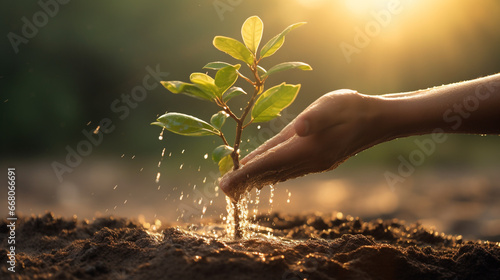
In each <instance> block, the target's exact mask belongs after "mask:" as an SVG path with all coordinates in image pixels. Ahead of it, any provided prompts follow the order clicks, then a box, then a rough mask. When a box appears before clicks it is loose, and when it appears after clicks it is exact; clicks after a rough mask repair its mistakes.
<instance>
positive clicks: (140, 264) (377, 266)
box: [0, 213, 500, 279]
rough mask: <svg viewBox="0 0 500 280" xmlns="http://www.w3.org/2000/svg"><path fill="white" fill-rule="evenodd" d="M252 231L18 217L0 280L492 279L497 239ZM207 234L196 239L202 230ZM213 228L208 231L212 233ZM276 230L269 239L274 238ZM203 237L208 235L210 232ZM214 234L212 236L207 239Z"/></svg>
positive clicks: (378, 230)
mask: <svg viewBox="0 0 500 280" xmlns="http://www.w3.org/2000/svg"><path fill="white" fill-rule="evenodd" d="M257 220H258V221H257V224H258V225H259V226H260V230H258V231H259V232H261V233H260V234H258V235H255V237H253V238H249V239H244V240H230V239H227V238H221V237H219V238H215V237H214V236H213V233H221V232H223V230H222V229H223V228H222V227H221V226H220V225H217V224H215V223H214V221H208V220H205V221H201V222H202V223H203V224H205V226H202V224H198V225H192V226H190V229H186V228H182V227H173V226H163V227H162V228H160V229H159V230H157V231H156V232H155V233H153V234H151V232H148V230H146V229H145V227H144V226H143V225H141V224H139V223H138V222H135V221H131V220H128V219H124V218H112V217H106V218H96V219H95V220H94V221H92V222H89V221H87V220H77V219H67V218H56V217H54V215H53V214H51V213H48V214H46V215H44V216H38V217H34V216H33V217H23V218H20V219H19V220H18V226H17V228H16V257H17V260H16V261H17V263H16V272H15V273H12V272H9V271H7V266H6V265H5V264H6V262H7V250H6V248H7V239H6V238H7V234H8V232H7V230H6V229H7V226H6V223H7V221H6V220H4V221H2V225H0V229H1V232H0V243H1V244H2V246H1V248H2V249H1V254H0V262H1V263H2V266H1V271H0V278H1V279H498V277H499V275H500V243H493V242H487V241H465V240H462V238H461V237H460V236H451V235H445V234H443V233H437V232H434V231H432V230H431V229H429V228H425V227H423V226H421V225H419V224H405V223H404V222H403V221H399V220H386V221H382V220H374V221H369V222H365V221H362V220H361V219H359V218H353V217H350V216H347V217H346V216H344V215H342V214H341V213H332V214H329V215H320V214H308V215H295V216H287V215H282V214H279V213H273V214H267V215H261V216H258V217H257ZM202 229H203V232H205V234H203V235H202V234H200V232H202V231H201V230H202ZM208 229H209V230H208ZM271 231H272V235H270V232H271ZM207 232H209V233H207ZM210 232H212V234H210Z"/></svg>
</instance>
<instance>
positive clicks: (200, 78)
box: [189, 72, 218, 98]
mask: <svg viewBox="0 0 500 280" xmlns="http://www.w3.org/2000/svg"><path fill="white" fill-rule="evenodd" d="M189 80H191V82H192V83H193V84H196V85H198V87H200V88H202V89H204V90H205V91H206V92H210V93H212V96H213V98H215V97H216V96H218V89H217V87H216V86H215V81H214V79H213V78H212V77H210V76H208V75H207V74H204V73H197V72H195V73H192V74H191V76H189Z"/></svg>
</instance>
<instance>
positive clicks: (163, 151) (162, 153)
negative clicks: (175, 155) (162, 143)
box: [161, 148, 166, 157]
mask: <svg viewBox="0 0 500 280" xmlns="http://www.w3.org/2000/svg"><path fill="white" fill-rule="evenodd" d="M165 149H166V148H163V150H162V151H161V157H163V156H164V155H165Z"/></svg>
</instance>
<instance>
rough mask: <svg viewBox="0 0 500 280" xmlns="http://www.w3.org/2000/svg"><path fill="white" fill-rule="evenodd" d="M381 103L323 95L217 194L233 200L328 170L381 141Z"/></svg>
mask: <svg viewBox="0 0 500 280" xmlns="http://www.w3.org/2000/svg"><path fill="white" fill-rule="evenodd" d="M380 100H381V99H380V98H378V97H375V96H368V95H362V94H359V93H357V92H356V91H353V90H346V89H343V90H337V91H333V92H330V93H327V94H325V95H323V96H322V97H320V98H319V99H317V100H316V101H315V102H313V103H312V104H311V105H310V106H309V107H307V108H306V109H305V110H304V111H303V112H302V113H300V114H299V115H298V116H297V117H296V118H295V119H294V120H293V121H292V122H291V123H290V124H288V125H287V126H286V127H285V128H284V129H283V130H282V131H281V132H280V133H279V134H277V135H276V136H274V137H273V138H271V139H269V140H268V141H267V142H265V143H264V144H263V145H261V146H260V147H258V148H257V149H256V150H255V151H253V152H252V153H250V154H249V155H247V156H246V157H245V158H243V159H242V160H241V163H242V166H241V167H240V169H238V170H235V171H232V172H229V173H227V174H226V175H224V177H222V179H221V181H220V187H221V189H222V190H223V191H224V192H225V193H226V194H227V195H228V196H229V197H230V198H231V199H233V200H238V198H239V196H240V195H241V194H243V193H244V192H245V191H246V190H249V189H251V188H253V187H256V188H258V189H261V188H262V187H263V186H266V185H272V184H275V183H277V182H283V181H286V180H288V179H292V178H296V177H300V176H304V175H306V174H309V173H315V172H323V171H327V170H332V169H334V168H336V167H337V166H338V165H340V164H341V163H342V162H344V161H345V160H346V159H348V158H349V157H351V156H353V155H355V154H356V153H358V152H360V151H362V150H364V149H367V148H369V147H371V146H373V145H375V144H378V143H380V142H383V141H385V139H386V136H385V134H384V133H385V132H384V130H383V129H381V127H380V123H378V120H379V119H380V117H381V113H380V112H381V110H380V109H381V106H380Z"/></svg>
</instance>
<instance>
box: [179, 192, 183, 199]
mask: <svg viewBox="0 0 500 280" xmlns="http://www.w3.org/2000/svg"><path fill="white" fill-rule="evenodd" d="M183 197H184V192H181V196H180V197H179V200H182V198H183Z"/></svg>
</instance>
